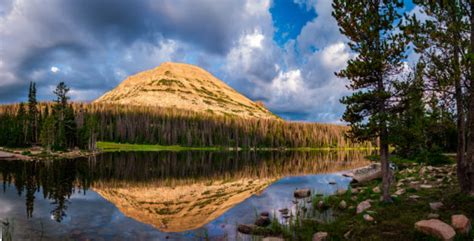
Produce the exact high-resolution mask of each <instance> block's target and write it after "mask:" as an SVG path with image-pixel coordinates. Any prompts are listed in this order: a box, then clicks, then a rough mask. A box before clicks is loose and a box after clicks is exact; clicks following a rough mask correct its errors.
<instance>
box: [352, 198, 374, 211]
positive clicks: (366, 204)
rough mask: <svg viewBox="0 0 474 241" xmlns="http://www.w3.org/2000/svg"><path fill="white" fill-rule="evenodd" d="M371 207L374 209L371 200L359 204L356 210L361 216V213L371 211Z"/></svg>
mask: <svg viewBox="0 0 474 241" xmlns="http://www.w3.org/2000/svg"><path fill="white" fill-rule="evenodd" d="M370 207H372V205H370V201H369V200H365V201H363V202H361V203H359V204H358V205H357V208H356V213H357V214H359V213H362V212H364V211H365V210H367V209H369V208H370Z"/></svg>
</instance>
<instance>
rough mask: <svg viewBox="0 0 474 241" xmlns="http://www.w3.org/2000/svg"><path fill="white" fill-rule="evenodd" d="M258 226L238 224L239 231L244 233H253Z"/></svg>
mask: <svg viewBox="0 0 474 241" xmlns="http://www.w3.org/2000/svg"><path fill="white" fill-rule="evenodd" d="M257 228H258V226H257V225H255V224H239V226H237V231H239V232H241V233H243V234H253V233H255V230H256V229H257Z"/></svg>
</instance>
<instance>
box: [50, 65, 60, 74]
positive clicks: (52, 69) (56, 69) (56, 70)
mask: <svg viewBox="0 0 474 241" xmlns="http://www.w3.org/2000/svg"><path fill="white" fill-rule="evenodd" d="M51 72H53V73H57V72H59V68H58V67H56V66H52V67H51Z"/></svg>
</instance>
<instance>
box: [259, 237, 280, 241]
mask: <svg viewBox="0 0 474 241" xmlns="http://www.w3.org/2000/svg"><path fill="white" fill-rule="evenodd" d="M262 241H285V240H284V239H283V238H280V237H266V238H263V239H262Z"/></svg>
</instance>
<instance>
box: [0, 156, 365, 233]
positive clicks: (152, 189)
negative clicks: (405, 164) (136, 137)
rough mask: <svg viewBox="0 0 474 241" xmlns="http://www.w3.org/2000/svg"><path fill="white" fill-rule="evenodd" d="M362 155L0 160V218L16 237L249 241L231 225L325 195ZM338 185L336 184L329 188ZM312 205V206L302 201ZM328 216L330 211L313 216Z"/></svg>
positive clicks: (342, 183)
mask: <svg viewBox="0 0 474 241" xmlns="http://www.w3.org/2000/svg"><path fill="white" fill-rule="evenodd" d="M368 154H370V153H368V152H363V151H338V152H336V151H278V152H277V151H262V152H242V151H239V152H237V151H236V152H204V151H190V152H110V153H103V154H100V155H97V156H94V157H88V158H78V159H69V160H55V161H48V162H35V161H4V162H0V173H1V177H2V180H3V186H2V191H1V192H0V220H3V221H5V220H8V221H9V222H10V223H11V225H10V226H12V227H13V235H14V237H15V240H67V239H72V240H207V239H210V240H246V239H249V238H250V237H247V236H246V235H244V234H240V233H238V232H236V225H237V224H245V223H253V222H254V221H255V218H256V215H257V214H258V213H260V212H263V211H268V212H270V214H271V216H275V218H277V219H278V220H280V222H286V219H285V217H282V216H281V214H280V213H279V212H278V210H279V209H282V208H288V209H289V210H290V212H291V211H292V210H294V209H295V206H296V205H298V204H297V203H296V202H295V199H294V198H293V191H294V190H295V189H297V188H310V189H311V190H312V192H313V194H315V193H320V194H323V195H329V194H332V193H334V192H336V191H337V190H338V189H346V188H347V187H348V185H349V183H350V181H351V179H350V178H347V177H344V176H342V174H341V173H340V172H341V171H344V170H350V169H353V168H357V167H361V166H365V165H367V164H369V161H368V160H367V159H366V158H365V156H367V155H368ZM330 182H331V183H332V182H335V183H336V184H335V185H331V184H329V183H330ZM308 205H310V204H308ZM318 215H320V216H321V218H322V219H328V220H330V219H331V213H330V210H328V211H327V212H326V213H318Z"/></svg>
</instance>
